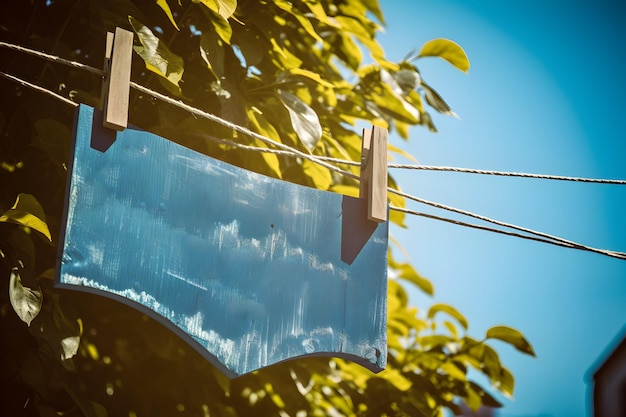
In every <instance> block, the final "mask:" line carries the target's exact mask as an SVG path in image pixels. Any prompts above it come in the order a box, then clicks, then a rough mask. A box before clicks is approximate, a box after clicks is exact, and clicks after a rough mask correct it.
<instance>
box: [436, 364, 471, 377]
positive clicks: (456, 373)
mask: <svg viewBox="0 0 626 417" xmlns="http://www.w3.org/2000/svg"><path fill="white" fill-rule="evenodd" d="M440 368H441V370H442V371H444V372H445V373H447V374H448V375H450V376H451V377H452V378H454V379H458V380H460V381H465V379H466V378H465V372H463V371H462V370H461V369H460V368H459V367H458V366H456V365H455V364H454V362H444V363H443V364H441V367H440Z"/></svg>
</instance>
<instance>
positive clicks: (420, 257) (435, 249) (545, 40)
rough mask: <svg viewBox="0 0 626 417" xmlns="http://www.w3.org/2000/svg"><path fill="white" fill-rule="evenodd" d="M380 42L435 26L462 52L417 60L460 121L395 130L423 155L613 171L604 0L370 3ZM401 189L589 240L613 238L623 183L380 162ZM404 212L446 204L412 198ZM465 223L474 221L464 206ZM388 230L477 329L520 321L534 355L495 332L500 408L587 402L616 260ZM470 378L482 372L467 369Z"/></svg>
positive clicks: (611, 64)
mask: <svg viewBox="0 0 626 417" xmlns="http://www.w3.org/2000/svg"><path fill="white" fill-rule="evenodd" d="M381 6H382V8H383V12H384V14H385V17H386V21H387V22H386V23H387V26H386V29H385V32H386V33H385V34H383V35H382V36H381V37H380V40H381V43H382V44H383V47H384V48H385V50H386V51H387V56H388V57H389V58H391V59H394V60H399V59H401V58H403V57H404V56H405V55H406V54H407V53H408V52H409V51H410V50H411V49H413V48H419V47H420V46H421V45H422V44H423V43H424V42H425V41H427V40H429V39H433V38H437V37H445V38H449V39H452V40H454V41H456V42H458V43H459V44H460V45H461V46H463V48H464V49H465V50H466V52H467V54H468V56H469V58H470V62H471V68H470V70H469V74H463V73H460V72H458V71H456V70H455V69H454V68H452V67H451V66H450V65H448V64H447V63H445V62H444V61H442V60H439V59H434V58H427V59H422V60H419V61H417V65H418V67H419V68H420V70H421V73H422V76H423V78H424V79H425V80H426V81H427V82H428V83H429V84H430V85H431V86H433V87H434V88H435V89H437V90H438V91H439V92H440V93H441V95H442V96H443V97H444V98H445V99H446V100H447V102H448V103H449V104H450V105H451V106H452V108H453V110H455V111H456V112H457V113H458V114H459V116H460V117H461V120H456V119H453V118H447V117H444V116H440V115H434V121H435V123H436V124H437V126H438V128H439V130H440V132H439V133H438V134H435V135H434V134H431V133H429V132H428V131H426V130H424V129H420V128H413V129H412V130H411V140H410V141H409V142H408V143H402V142H401V140H400V139H398V138H397V137H395V138H393V139H392V140H393V141H394V142H393V143H395V144H398V143H400V144H401V145H402V147H403V148H404V149H406V150H408V151H409V152H411V153H412V154H413V155H414V156H415V157H416V158H417V159H418V160H419V162H420V163H422V164H425V165H445V166H460V167H468V168H482V169H494V170H504V171H522V172H532V173H545V174H555V175H569V176H584V177H601V178H621V179H624V178H626V163H625V162H626V134H625V133H624V130H625V129H624V127H625V126H624V124H625V123H626V121H625V120H626V118H624V116H623V114H622V112H623V109H624V107H625V106H624V102H623V100H624V97H626V79H625V78H624V76H623V74H622V72H623V68H624V67H625V64H626V58H625V57H624V54H623V52H622V51H623V50H624V43H625V42H626V25H624V24H623V21H624V18H625V17H626V6H625V5H624V4H622V3H618V2H617V1H614V2H611V1H607V0H605V1H594V2H592V1H590V0H585V1H581V0H579V1H567V2H566V1H554V0H550V1H542V2H539V1H530V2H529V1H521V0H507V1H485V0H476V1H472V2H467V1H460V0H437V1H435V0H422V1H416V2H409V1H384V0H383V1H381ZM395 176H396V178H397V179H398V180H399V182H400V184H401V186H402V187H403V189H404V190H405V191H406V192H409V193H410V194H413V195H417V196H419V197H422V198H425V199H428V200H432V201H436V202H440V203H444V204H448V205H451V206H454V207H458V208H462V209H465V210H469V211H473V212H477V213H480V214H483V215H486V216H489V217H492V218H496V219H499V220H503V221H507V222H510V223H515V224H518V225H521V226H525V227H528V228H532V229H535V230H541V231H543V232H547V233H551V234H555V235H558V236H560V237H563V238H567V239H571V240H574V241H577V242H580V243H584V244H587V245H591V246H596V247H601V248H606V249H614V250H621V251H626V238H625V237H624V236H626V218H625V216H624V214H623V212H624V211H623V206H624V203H626V187H625V186H617V185H595V184H580V183H565V182H556V181H546V180H532V179H515V178H499V177H486V176H477V175H470V174H452V173H436V172H432V173H430V172H423V171H402V172H397V171H396V172H395ZM409 207H410V208H413V209H416V210H418V211H424V212H429V213H434V214H438V215H444V216H449V217H453V218H458V216H455V215H453V214H451V213H445V212H441V211H437V210H435V209H430V208H428V207H425V206H421V205H419V204H417V203H414V204H409ZM470 222H472V223H474V222H475V221H473V220H471V219H470ZM408 224H409V229H408V231H403V230H398V229H397V228H395V229H394V228H392V230H391V233H392V234H393V235H394V236H395V237H397V238H399V239H400V241H401V242H402V244H403V245H404V247H405V248H406V249H407V250H408V252H409V255H410V257H411V261H412V262H413V264H414V265H415V266H416V268H417V269H418V270H419V271H420V272H421V273H422V274H423V275H424V276H426V277H428V278H430V279H431V280H432V281H433V283H434V284H435V290H436V293H435V296H434V297H433V298H429V297H427V296H424V295H422V294H419V293H418V292H416V291H415V292H412V300H413V302H414V303H415V305H417V306H418V307H421V308H422V309H423V310H426V309H427V307H428V306H429V305H430V304H432V303H435V302H445V303H449V304H452V305H454V306H456V307H458V308H459V310H460V311H461V312H463V313H464V314H465V315H466V317H467V318H468V320H469V322H470V329H469V333H470V334H471V335H475V336H481V335H482V334H484V332H485V330H486V329H487V328H489V327H490V326H493V325H498V324H507V325H511V326H513V327H516V328H518V329H519V330H521V331H523V332H524V334H525V335H526V336H527V337H528V339H529V340H530V341H531V342H532V343H533V345H534V347H535V350H536V352H537V356H538V357H537V358H536V359H534V358H530V357H526V356H524V355H522V354H519V353H518V352H516V351H515V350H514V349H512V348H510V347H508V346H506V345H500V344H498V345H497V347H498V348H499V352H500V354H501V360H502V361H503V362H504V364H505V365H506V366H507V367H509V368H510V369H511V370H512V371H513V373H514V375H515V376H516V392H515V397H514V399H513V400H512V401H511V400H507V399H503V401H504V403H505V406H506V407H505V409H503V410H501V411H500V412H499V414H498V415H499V416H501V417H506V416H510V417H513V416H515V417H520V416H545V417H547V416H554V417H556V416H568V417H578V416H585V415H590V414H589V409H590V408H589V407H590V404H589V398H590V397H589V393H588V392H587V385H586V383H587V378H588V373H589V371H590V369H592V368H593V366H594V363H596V361H597V360H598V358H600V357H602V356H603V355H604V354H605V353H606V349H607V348H610V346H611V344H613V343H615V342H616V337H620V336H621V335H622V334H623V331H624V330H623V329H626V328H624V325H625V324H626V308H625V307H626V261H621V260H617V259H612V258H608V257H606V256H602V255H598V254H592V253H586V252H581V251H576V250H572V249H565V248H559V247H556V246H551V245H546V244H542V243H536V242H531V241H526V240H521V239H517V238H513V237H507V236H501V235H496V234H493V233H489V232H484V231H478V230H472V229H466V228H463V227H460V226H455V225H450V224H446V223H442V222H437V221H435V220H429V219H423V218H415V217H413V218H410V219H409V222H408ZM483 382H484V381H483Z"/></svg>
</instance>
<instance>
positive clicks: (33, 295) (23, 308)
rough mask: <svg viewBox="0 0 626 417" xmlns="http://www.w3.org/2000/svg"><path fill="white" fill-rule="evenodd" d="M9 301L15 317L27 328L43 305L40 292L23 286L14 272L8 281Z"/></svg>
mask: <svg viewBox="0 0 626 417" xmlns="http://www.w3.org/2000/svg"><path fill="white" fill-rule="evenodd" d="M9 299H10V301H11V305H12V306H13V310H15V313H17V316H18V317H19V318H20V319H21V320H22V321H23V322H24V323H26V324H27V325H29V326H30V323H31V322H32V321H33V319H34V318H35V317H37V314H39V312H40V311H41V306H42V304H43V294H42V292H41V290H40V289H37V290H33V289H31V288H28V287H25V286H23V285H22V279H21V278H20V275H19V274H18V273H17V271H16V270H13V271H12V272H11V277H10V279H9Z"/></svg>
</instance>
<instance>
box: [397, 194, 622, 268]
mask: <svg viewBox="0 0 626 417" xmlns="http://www.w3.org/2000/svg"><path fill="white" fill-rule="evenodd" d="M389 209H390V210H395V211H399V212H402V213H406V214H411V215H414V216H420V217H425V218H428V219H433V220H439V221H443V222H446V223H452V224H455V225H457V226H464V227H470V228H473V229H479V230H485V231H488V232H493V233H499V234H503V235H506V236H513V237H518V238H521V239H528V240H533V241H536V242H542V243H548V244H550V245H556V246H561V247H565V248H570V249H578V250H583V251H590V250H589V248H587V247H584V246H582V245H578V244H573V245H572V244H567V243H564V242H561V241H557V240H552V239H544V238H541V237H537V236H529V235H523V234H521V233H515V232H511V231H508V230H502V229H495V228H492V227H488V226H482V225H478V224H472V223H466V222H462V221H460V220H454V219H449V218H446V217H440V216H436V215H434V214H428V213H423V212H418V211H415V210H410V209H406V208H403V207H396V206H393V205H390V206H389ZM591 252H595V253H599V254H602V255H606V256H610V257H613V258H618V259H626V254H625V253H622V252H615V251H610V250H603V249H595V250H592V251H591Z"/></svg>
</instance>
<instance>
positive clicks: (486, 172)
mask: <svg viewBox="0 0 626 417" xmlns="http://www.w3.org/2000/svg"><path fill="white" fill-rule="evenodd" d="M387 167H388V168H400V169H416V170H424V171H446V172H459V173H467V174H480V175H495V176H503V177H520V178H533V179H546V180H556V181H574V182H591V183H598V184H616V185H626V180H612V179H602V178H583V177H568V176H563V175H546V174H529V173H526V172H505V171H491V170H486V169H472V168H458V167H444V166H432V165H414V164H388V165H387Z"/></svg>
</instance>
